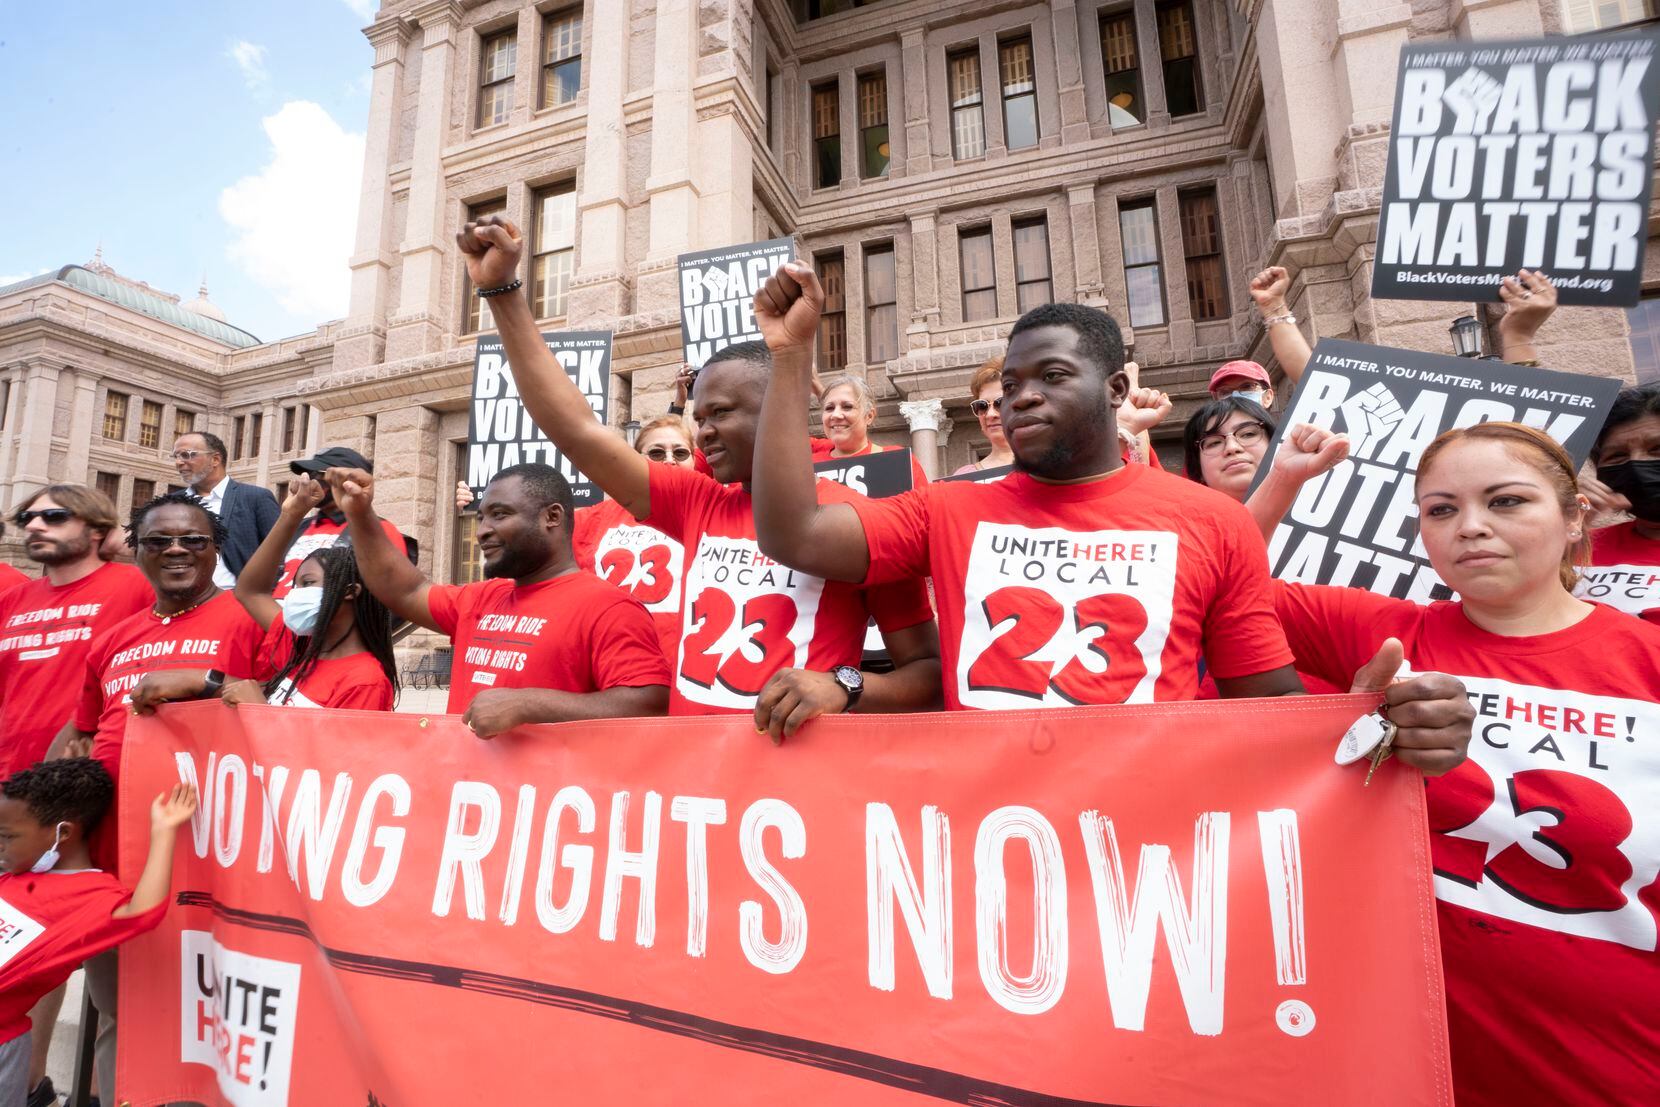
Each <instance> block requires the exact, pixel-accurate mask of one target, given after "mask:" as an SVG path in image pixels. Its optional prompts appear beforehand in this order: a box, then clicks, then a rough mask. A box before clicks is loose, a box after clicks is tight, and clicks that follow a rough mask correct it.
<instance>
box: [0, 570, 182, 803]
mask: <svg viewBox="0 0 1660 1107" xmlns="http://www.w3.org/2000/svg"><path fill="white" fill-rule="evenodd" d="M155 600H156V594H155V592H154V591H153V590H152V589H151V588H150V582H149V581H147V580H145V579H144V574H143V573H141V572H139V571H138V570H137V569H135V568H134V567H133V566H131V565H121V564H117V563H116V562H113V561H112V562H107V563H105V564H103V565H100V566H99V567H98V568H96V569H94V570H93V571H92V572H90V573H88V574H87V575H86V576H84V577H82V578H81V579H80V580H77V581H75V582H73V583H71V584H66V585H64V586H63V587H61V588H59V587H56V586H54V585H53V584H52V582H51V581H49V580H47V579H46V578H45V577H36V578H35V579H33V580H30V581H29V582H28V583H26V584H22V585H19V586H18V587H17V588H14V589H12V590H11V591H9V592H7V593H5V594H4V595H0V780H4V779H5V778H6V777H8V776H10V775H11V774H12V773H14V772H16V771H18V770H19V769H26V768H28V767H29V766H30V765H33V764H34V763H35V762H37V761H39V760H40V759H41V758H42V757H44V756H46V748H47V747H48V746H50V745H51V744H52V739H53V738H56V737H57V734H58V731H60V730H62V729H63V724H64V723H67V722H68V721H69V720H70V717H71V716H73V715H74V714H75V705H76V702H77V697H78V696H79V695H80V692H81V687H82V685H83V683H84V682H85V678H86V657H87V651H89V650H90V649H91V648H92V643H93V641H94V640H95V639H96V638H97V637H98V636H99V635H101V634H103V633H104V631H106V630H108V629H109V628H110V627H112V626H114V625H115V624H116V623H119V622H120V621H121V620H123V619H125V618H126V617H127V616H129V615H132V614H134V613H135V612H139V611H143V610H144V609H145V608H147V607H149V606H150V605H151V604H153V603H155Z"/></svg>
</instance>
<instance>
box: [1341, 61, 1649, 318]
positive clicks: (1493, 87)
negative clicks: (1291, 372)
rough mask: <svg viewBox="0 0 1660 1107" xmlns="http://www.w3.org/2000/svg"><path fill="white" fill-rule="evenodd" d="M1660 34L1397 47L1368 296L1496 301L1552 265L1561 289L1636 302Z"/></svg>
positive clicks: (1610, 301) (1564, 293)
mask: <svg viewBox="0 0 1660 1107" xmlns="http://www.w3.org/2000/svg"><path fill="white" fill-rule="evenodd" d="M1657 43H1660V38H1656V37H1655V36H1652V35H1647V34H1627V35H1608V36H1599V37H1596V38H1546V39H1530V40H1526V41H1516V42H1436V43H1430V44H1426V45H1422V46H1408V47H1406V48H1405V49H1404V50H1402V51H1401V67H1400V75H1399V78H1398V80H1397V82H1396V89H1395V122H1394V127H1393V129H1392V131H1391V133H1390V137H1389V167H1388V170H1387V173H1386V175H1385V178H1384V186H1383V211H1382V214H1381V218H1380V219H1379V222H1378V240H1377V258H1376V264H1375V265H1374V267H1373V270H1372V295H1374V296H1382V297H1387V298H1393V299H1404V300H1466V301H1468V300H1490V299H1493V298H1494V297H1495V296H1497V294H1498V285H1499V281H1500V280H1502V279H1503V278H1504V277H1505V276H1507V275H1514V274H1515V272H1516V270H1517V269H1521V268H1526V269H1540V270H1543V271H1544V272H1545V273H1546V274H1547V275H1548V276H1549V277H1550V278H1551V280H1552V281H1554V282H1555V284H1556V287H1557V290H1558V293H1559V295H1560V298H1561V302H1562V303H1564V304H1604V305H1625V306H1630V305H1632V304H1635V303H1636V302H1637V298H1638V292H1639V284H1640V282H1641V278H1642V271H1643V246H1644V243H1645V242H1646V240H1647V238H1648V201H1649V191H1650V188H1651V185H1652V177H1653V163H1654V149H1653V148H1654V123H1655V117H1656V115H1657V114H1660V73H1657V72H1656V65H1655V50H1656V45H1657Z"/></svg>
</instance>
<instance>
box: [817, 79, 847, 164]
mask: <svg viewBox="0 0 1660 1107" xmlns="http://www.w3.org/2000/svg"><path fill="white" fill-rule="evenodd" d="M813 170H814V172H813V182H814V187H815V188H834V187H836V185H838V184H840V183H841V179H842V143H841V98H840V97H839V96H838V95H837V93H836V86H835V85H834V84H831V85H825V86H822V87H819V88H815V89H813Z"/></svg>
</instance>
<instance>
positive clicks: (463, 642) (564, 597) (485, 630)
mask: <svg viewBox="0 0 1660 1107" xmlns="http://www.w3.org/2000/svg"><path fill="white" fill-rule="evenodd" d="M652 468H654V469H655V468H667V466H652ZM427 606H428V608H430V609H431V611H432V621H433V622H434V623H436V624H437V625H438V629H439V630H441V631H443V632H444V633H445V634H447V635H449V636H450V638H451V640H452V642H453V646H454V650H455V660H454V662H453V663H452V668H451V675H450V703H449V712H450V714H452V715H459V714H461V713H462V712H464V711H466V710H467V705H468V704H469V703H471V702H472V700H473V697H474V696H475V695H477V694H478V693H479V691H481V690H482V689H485V688H552V689H555V690H557V691H561V692H579V693H586V692H599V691H603V690H604V689H606V688H641V687H645V686H647V685H652V684H667V683H668V682H669V666H668V662H667V661H665V660H664V658H663V649H662V647H661V646H660V645H658V642H657V629H656V627H654V626H653V625H652V622H651V616H650V615H648V614H647V613H646V609H645V608H643V607H641V606H640V604H639V603H638V602H637V601H635V600H632V599H630V598H629V597H628V594H627V593H626V592H624V591H622V590H621V589H620V588H615V587H613V586H611V585H609V584H606V583H605V582H604V581H603V580H600V579H599V578H598V577H596V576H594V575H593V574H592V573H584V572H581V571H580V570H579V571H577V572H574V573H566V574H565V575H564V576H562V577H555V578H553V579H552V580H548V581H543V582H541V583H540V584H528V585H525V586H524V587H522V588H521V587H519V586H517V585H515V584H514V583H513V582H512V581H510V580H484V581H479V582H478V583H476V584H462V585H453V584H435V585H433V586H432V588H431V590H429V591H428V592H427Z"/></svg>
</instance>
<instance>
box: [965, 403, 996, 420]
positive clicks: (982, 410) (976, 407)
mask: <svg viewBox="0 0 1660 1107" xmlns="http://www.w3.org/2000/svg"><path fill="white" fill-rule="evenodd" d="M994 406H995V405H994V404H993V403H992V402H991V401H990V400H975V401H974V402H973V403H971V404H969V405H968V410H970V411H972V412H973V413H974V418H976V419H984V418H985V417H986V412H988V411H990V410H991V409H992V408H993V407H994Z"/></svg>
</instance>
